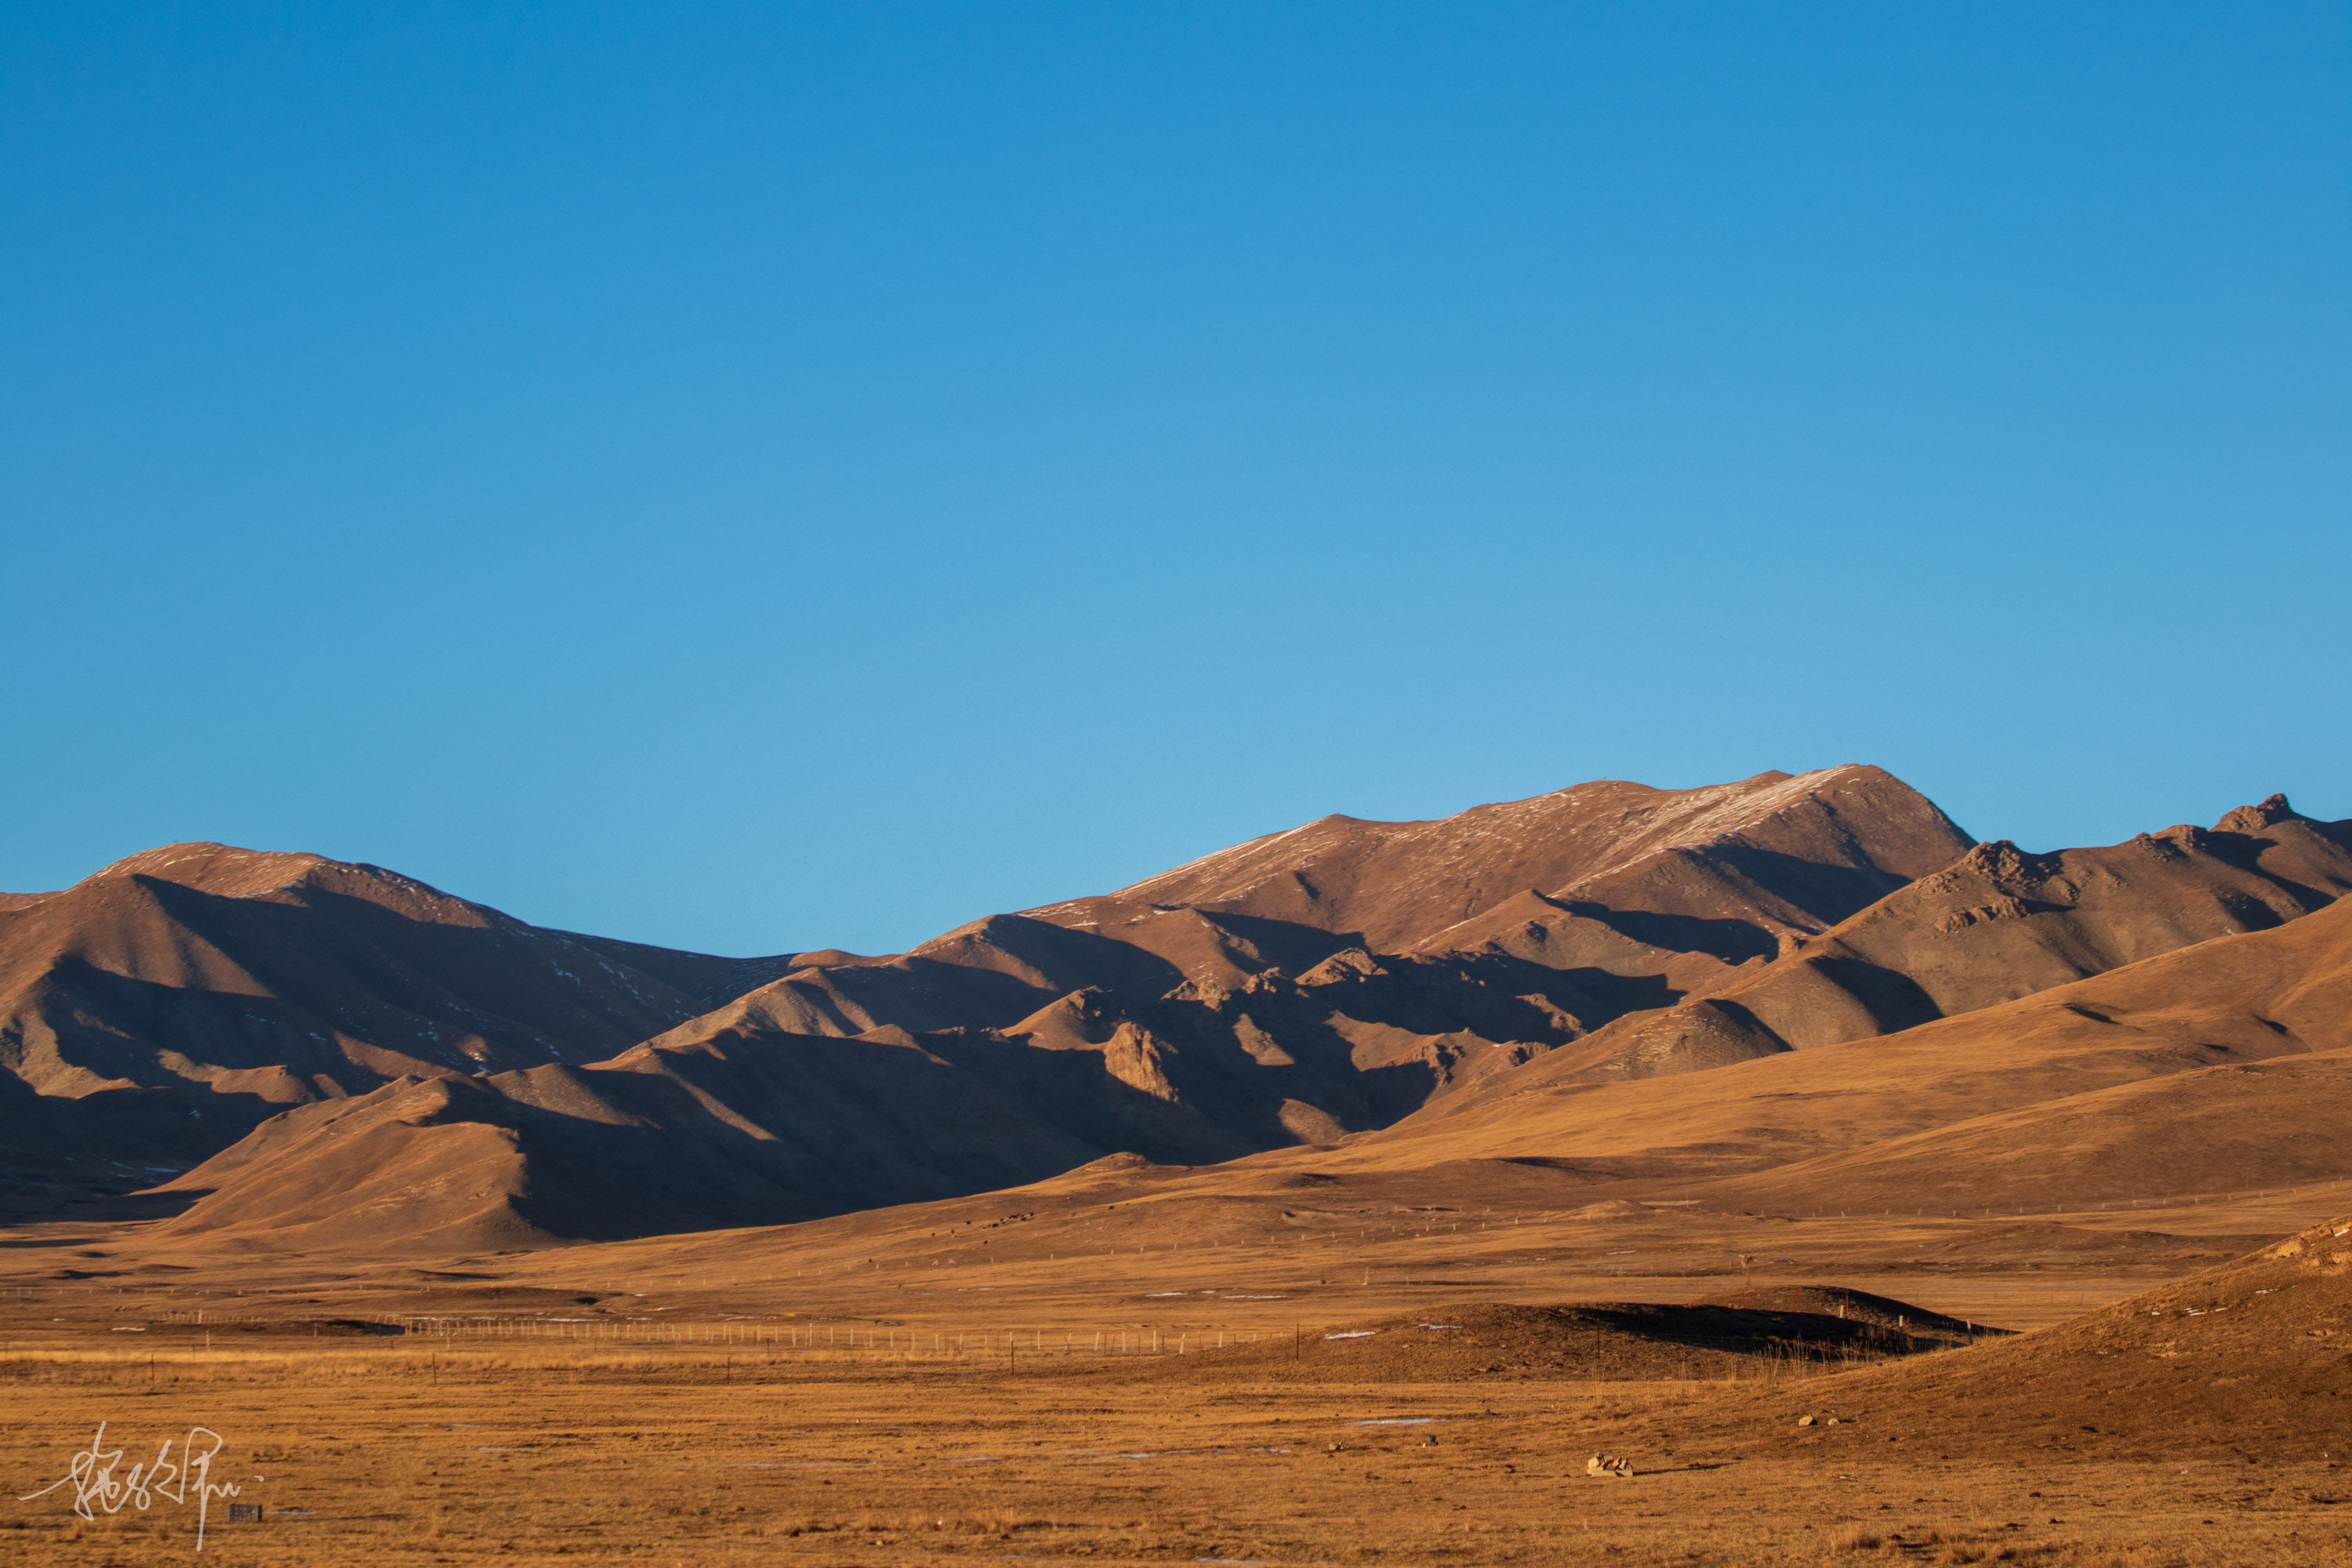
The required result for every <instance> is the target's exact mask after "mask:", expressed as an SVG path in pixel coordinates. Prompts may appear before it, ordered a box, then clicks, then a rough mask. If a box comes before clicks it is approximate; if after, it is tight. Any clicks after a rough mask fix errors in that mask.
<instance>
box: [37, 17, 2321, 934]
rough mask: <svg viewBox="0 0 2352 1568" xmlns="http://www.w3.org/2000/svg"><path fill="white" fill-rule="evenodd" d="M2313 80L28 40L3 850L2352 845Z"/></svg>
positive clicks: (2001, 40) (851, 874) (1315, 22)
mask: <svg viewBox="0 0 2352 1568" xmlns="http://www.w3.org/2000/svg"><path fill="white" fill-rule="evenodd" d="M2347 103H2352V11H2347V9H2345V8H2344V7H2343V6H2341V5H2294V4H2280V5H2263V6H2260V7H2223V6H2210V5H2196V6H2185V5H2146V4H2136V5H2055V6H2053V5H1970V6H1966V7H1959V6H1928V5H1883V4H1872V5H1852V6H1839V5H1810V6H1804V7H1762V6H1747V5H1687V6H1680V5H1639V6H1628V5H1591V6H1578V5H1557V4H1555V5H1527V6H1518V5H1478V4H1468V3H1449V4H1443V5H1375V4H1364V3H1351V4H1346V5H1311V4H1294V5H1219V4H1188V5H1105V4H1099V3H1097V4H1084V5H1032V4H992V5H741V6H731V5H720V4H710V5H693V6H651V5H640V6H622V5H603V6H599V5H578V4H572V5H560V6H559V5H479V4H467V5H348V6H346V5H336V6H324V5H274V6H273V5H236V6H229V5H217V6H203V5H197V6H187V7H176V8H166V7H154V6H146V5H121V6H114V5H103V4H94V3H79V4H71V5H44V4H38V3H25V4H18V5H11V6H8V7H6V8H5V11H0V147H4V148H5V158H0V211H5V214H6V215H7V216H6V220H5V225H0V528H5V543H6V552H5V557H4V558H0V559H5V563H6V565H5V571H4V572H0V616H5V625H6V628H7V639H6V644H5V653H4V654H0V721H5V725H6V733H7V735H8V737H9V740H10V745H9V747H8V763H7V766H6V768H5V772H0V887H5V888H10V889H19V890H27V889H38V888H46V887H54V886H58V885H62V884H64V883H66V882H69V881H71V880H73V879H76V878H78V877H79V876H82V875H84V874H86V873H87V872H89V870H91V869H94V868H96V867H97V866H99V865H100V864H102V863H104V862H105V861H107V860H110V859H112V858H116V857H118V856H121V855H123V854H126V853H129V852H131V851H132V850H135V849H139V848H142V847H148V846H151V845H153V844H157V843H163V842H167V841H170V840H173V839H179V838H196V837H203V838H216V839H222V840H226V841H230V842H235V843H240V844H247V845H251V846H256V847H274V848H308V849H316V850H319V851H320V852H323V853H327V854H331V855H335V856H339V857H343V858H354V859H365V860H373V861H376V862H379V863H382V864H385V865H389V866H393V867H395V868H399V869H401V870H404V871H407V872H409V873H411V874H413V875H416V876H420V877H423V878H425V879H427V880H430V881H433V882H436V883H437V884H440V885H442V886H444V887H446V888H448V889H451V890H453V891H457V892H461V893H464V894H466V895H467V896H470V897H474V898H478V899H482V900H486V901H488V902H491V903H494V904H497V905H499V906H500V907H502V908H505V909H507V910H511V911H512V912H514V913H516V914H519V915H521V916H523V917H525V918H527V919H530V920H533V921H541V922H544V923H550V924H556V925H563V926H569V927H572V928H575V929H584V930H592V931H604V932H608V933H610V934H614V935H617V936H625V937H631V938H635V939H638V940H644V941H653V942H669V943H674V944H677V945H684V946H693V947H701V948H707V949H711V950H716V951H722V952H768V951H776V950H782V949H790V948H800V947H811V946H818V945H826V944H839V945H842V946H846V947H851V948H859V949H864V950H868V951H878V950H888V949H893V948H898V947H903V946H906V945H908V944H910V943H912V942H917V941H919V940H921V939H922V938H924V937H926V936H928V935H930V934H932V933H934V932H936V931H940V930H942V929H945V928H946V927H948V926H950V925H953V924H955V923H958V922H960V921H963V920H966V919H970V918H971V917H973V916H976V915H979V914H982V913H984V912H987V911H990V910H1000V909H1009V908H1018V907H1022V906H1024V905H1030V904H1034V903H1039V902H1044V901H1046V900H1052V899H1056V898H1061V897H1066V896H1070V895H1075V894H1078V893H1084V892H1089V891H1097V890H1101V889H1108V888H1109V887H1112V886H1116V885H1118V884H1120V883H1124V882H1126V881H1129V880H1132V879H1136V878H1139V877H1141V876H1144V875H1147V874H1149V873H1150V872H1152V871H1156V870H1159V869H1161V868H1165V867H1167V866H1170V865H1172V864H1175V863H1177V862H1179V861H1181V860H1184V859H1187V858H1191V857H1192V856H1194V855H1198V854H1201V853H1203V852H1205V851H1207V850H1210V849H1213V848H1215V847H1220V846H1222V845H1224V844H1227V843H1231V842H1234V841H1236V840H1238V839H1241V838H1244V837H1250V836H1252V835H1255V834H1257V833H1262V832H1265V831H1269V830H1272V829H1275V828H1279V827H1286V826H1294V825H1296V824H1297V823H1298V822H1301V821H1304V820H1307V819H1309V818H1312V817H1315V816H1320V815H1322V814H1324V813H1326V812H1330V811H1342V812H1347V813H1349V814H1352V815H1356V816H1380V817H1404V816H1435V815H1440V814H1443V813H1445V812H1449V811H1454V810H1457V809H1459V808H1461V807H1463V806H1465V805H1472V804H1475V803H1476V802H1479V801H1485V800H1494V799H1505V798H1510V797H1514V796H1518V795H1530V794H1535V793H1538V792H1540V791H1543V790H1546V789H1550V788H1556V787H1559V785H1562V784H1570V783H1573V782H1576V781H1580V780H1583V779H1588V778H1593V777H1630V778H1635V779H1640V780H1643V781H1645V782H1648V783H1653V784H1668V785H1679V784H1701V783H1711V782H1717V781H1719V780H1723V779H1727V778H1736V777H1740V776H1744V775H1746V774H1748V773H1756V772H1759V771H1761V770H1763V769H1766V768H1773V767H1779V768H1786V769H1790V770H1796V769H1801V768H1806V767H1813V766H1821V765H1826V764H1830V763H1840V762H1849V761H1860V762H1875V763H1880V764H1882V765H1884V766H1886V767H1889V768H1891V769H1893V770H1895V772H1896V773H1900V774H1902V775H1903V776H1904V777H1906V778H1907V779H1909V780H1910V781H1911V782H1912V783H1914V784H1917V785H1918V786H1919V787H1920V788H1922V789H1924V790H1926V791H1927V793H1928V794H1930V795H1933V796H1934V797H1935V798H1936V799H1937V801H1939V802H1940V803H1942V804H1943V805H1945V806H1946V808H1947V809H1948V810H1949V811H1950V812H1951V813H1952V814H1953V815H1954V816H1956V817H1958V819H1959V821H1960V822H1961V823H1962V825H1963V826H1967V827H1968V828H1969V829H1970V830H1971V831H1972V832H1975V833H1977V834H1979V835H1980V836H1983V837H2016V838H2018V839H2020V840H2021V842H2024V843H2026V844H2027V845H2028V846H2029V847H2056V846H2059V845H2063V844H2073V843H2092V842H2107V841H2112V840H2115V839H2117V838H2121V837H2127V836H2128V835H2130V834H2131V833H2133V832H2136V831H2138V830H2140V829H2142V828H2155V827H2159V826H2165V825H2166V824H2168V823H2171V822H2176V821H2181V820H2197V821H2203V822H2210V821H2211V820H2212V819H2213V818H2214V817H2215V816H2218V815H2220V813H2221V812H2222V811H2223V810H2226V809H2227V808H2228V807H2230V806H2231V805H2236V804H2238V803H2240V802H2242V801H2245V800H2249V799H2253V798H2258V797H2259V796H2261V795H2264V794H2266V793H2268V792H2269V791H2271V790H2273V789H2285V790H2287V791H2288V792H2289V793H2290V794H2292V795H2294V797H2295V799H2296V803H2297V804H2298V805H2300V806H2301V807H2303V808H2304V809H2305V810H2306V811H2310V812H2313V813H2314V814H2316V815H2325V816H2352V726H2347V722H2346V720H2347V709H2352V688H2348V687H2347V675H2352V635H2347V614H2346V604H2345V599H2346V584H2347V582H2352V571H2347V568H2352V543H2347V521H2352V519H2347V477H2352V475H2347V468H2352V457H2347V454H2352V443H2347V426H2352V420H2348V419H2347V414H2352V395H2347V394H2352V288H2347V284H2352V113H2347Z"/></svg>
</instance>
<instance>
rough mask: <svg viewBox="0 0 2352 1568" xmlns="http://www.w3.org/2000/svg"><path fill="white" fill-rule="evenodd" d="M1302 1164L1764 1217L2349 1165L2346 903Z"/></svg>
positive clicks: (1443, 1120)
mask: <svg viewBox="0 0 2352 1568" xmlns="http://www.w3.org/2000/svg"><path fill="white" fill-rule="evenodd" d="M1496 1089H1497V1091H1498V1092H1497V1093H1496V1095H1495V1097H1494V1098H1491V1099H1489V1100H1486V1101H1484V1102H1483V1103H1476V1104H1473V1105H1471V1106H1470V1107H1468V1108H1467V1109H1465V1110H1459V1111H1456V1112H1454V1113H1452V1114H1444V1113H1425V1114H1424V1115H1423V1116H1419V1117H1415V1118H1412V1119H1411V1120H1408V1121H1406V1122H1404V1123H1402V1124H1401V1125H1399V1126H1397V1127H1395V1128H1392V1129H1390V1130H1388V1131H1384V1132H1381V1133H1377V1134H1373V1135H1371V1136H1369V1137H1367V1138H1363V1139H1359V1140H1356V1141H1354V1142H1351V1143H1350V1144H1349V1146H1348V1147H1347V1148H1345V1149H1341V1150H1337V1151H1333V1152H1329V1153H1328V1154H1325V1155H1322V1156H1321V1157H1320V1158H1321V1159H1322V1160H1323V1161H1324V1163H1326V1165H1327V1166H1328V1168H1329V1169H1332V1170H1335V1171H1343V1170H1349V1169H1357V1168H1361V1169H1365V1170H1391V1171H1394V1170H1409V1169H1414V1168H1434V1167H1437V1166H1440V1165H1443V1164H1444V1163H1447V1162H1452V1161H1460V1160H1465V1159H1507V1160H1531V1161H1538V1162H1541V1163H1546V1164H1549V1165H1551V1166H1554V1167H1557V1168H1562V1169H1574V1170H1579V1171H1584V1172H1588V1173H1591V1174H1593V1175H1594V1176H1595V1177H1598V1178H1604V1179H1606V1180H1607V1181H1609V1182H1612V1183H1617V1184H1628V1183H1640V1184H1643V1189H1642V1190H1643V1191H1645V1192H1646V1191H1651V1190H1664V1186H1663V1185H1662V1184H1671V1186H1672V1190H1673V1191H1674V1192H1675V1193H1676V1194H1679V1195H1682V1196H1685V1197H1693V1198H1696V1199H1698V1200H1700V1201H1703V1202H1706V1203H1709V1204H1713V1205H1730V1206H1733V1207H1742V1206H1748V1205H1760V1206H1764V1207H1769V1208H1773V1209H1776V1210H1791V1209H1793V1210H1799V1211H1804V1210H1821V1209H1834V1208H1837V1207H1840V1206H1852V1207H1855V1208H1890V1209H1892V1208H1904V1207H1927V1208H1933V1207H1938V1206H1940V1207H1944V1208H1948V1209H1952V1208H1957V1209H1967V1208H1969V1207H1993V1208H2010V1209H2029V1208H2032V1207H2033V1206H2035V1205H2045V1206H2046V1205H2050V1204H2053V1203H2056V1202H2064V1203H2066V1204H2068V1205H2080V1204H2083V1203H2085V1202H2088V1203H2093V1204H2095V1203H2100V1202H2114V1203H2116V1204H2119V1205H2120V1204H2126V1203H2128V1202H2129V1201H2131V1200H2134V1199H2137V1198H2145V1197H2147V1196H2150V1195H2153V1194H2166V1193H2183V1192H2200V1191H2221V1190H2233V1189H2236V1188H2240V1187H2250V1186H2260V1185H2264V1184H2273V1183H2286V1182H2292V1181H2298V1180H2332V1179H2336V1178H2339V1177H2343V1176H2347V1175H2352V1143H2347V1141H2346V1140H2344V1139H2343V1138H2342V1137H2341V1136H2340V1131H2339V1130H2340V1128H2341V1127H2342V1126H2343V1125H2345V1123H2346V1121H2347V1118H2352V901H2343V902H2338V903H2336V904H2334V905H2331V906H2329V907H2328V908H2326V909H2324V910H2319V911H2318V912H2316V913H2315V914H2312V915H2310V916H2307V917H2305V919H2302V920H2299V921H2294V922H2293V923H2292V924H2289V925H2285V926H2282V927H2278V928H2275V929H2273V930H2269V931H2253V932H2248V933H2244V934H2240V935H2234V936H2227V937H2220V938H2216V939H2214V940H2212V941H2210V942H2200V943H2198V944H2196V945H2194V946H2190V947H2187V948H2182V949H2179V950H2178V951H2176V952H2169V953H2166V954H2163V955H2161V956H2159V957H2157V958H2153V959H2147V960H2143V961H2142V962H2140V963H2136V964H2130V965H2127V966H2126V967H2123V968H2120V969H2116V970H2114V971H2112V972H2110V973H2105V974H2102V975H2098V976H2095V977H2093V978H2091V979H2087V980H2081V981H2076V982H2074V983H2073V984H2067V985H2063V986H2057V987H2053V988H2052V989H2050V990H2047V991H2044V992H2041V993H2038V994H2034V995H2032V996H2028V997H2023V998H2021V999H2019V1000H2017V1001H2014V1002H2008V1003H2003V1004H2000V1005H1996V1006H1992V1007H1987V1008H1982V1009H1979V1010H1978V1011H1975V1012H1972V1013H1969V1014H1965V1015H1962V1016H1958V1017H1955V1018H1948V1019H1942V1020H1939V1021H1937V1022H1934V1023H1930V1024H1927V1025H1923V1026H1918V1027H1916V1028H1912V1029H1907V1030H1905V1031H1902V1032H1901V1033H1898V1034H1894V1035H1888V1036H1885V1037H1869V1038H1864V1039H1855V1040H1848V1041H1843V1042H1841V1043H1839V1044H1836V1045H1829V1046H1822V1047H1816V1048H1813V1049H1811V1050H1805V1051H1783V1052H1779V1053H1774V1054H1771V1055H1766V1056H1760V1057H1756V1058H1750V1059H1747V1060H1742V1061H1735V1062H1732V1063H1730V1064H1728V1065H1727V1066H1724V1067H1721V1068H1716V1069H1714V1070H1712V1071H1706V1072H1693V1073H1686V1074H1683V1075H1679V1076H1673V1077H1653V1078H1632V1079H1627V1078H1622V1077H1621V1078H1616V1079H1610V1080H1607V1081H1602V1082H1592V1081H1576V1080H1573V1079H1570V1080H1568V1081H1559V1080H1545V1079H1543V1078H1542V1077H1541V1075H1540V1074H1539V1073H1535V1072H1530V1071H1528V1070H1527V1069H1521V1071H1520V1072H1518V1073H1517V1074H1515V1075H1509V1076H1508V1077H1507V1079H1504V1080H1501V1081H1499V1082H1498V1083H1497V1085H1496Z"/></svg>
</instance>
